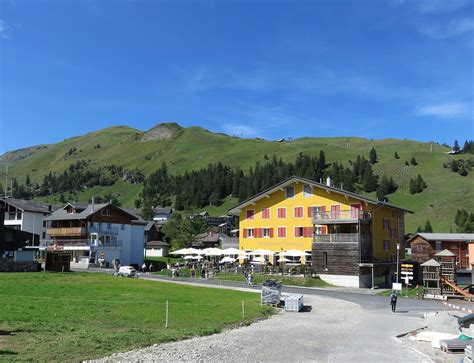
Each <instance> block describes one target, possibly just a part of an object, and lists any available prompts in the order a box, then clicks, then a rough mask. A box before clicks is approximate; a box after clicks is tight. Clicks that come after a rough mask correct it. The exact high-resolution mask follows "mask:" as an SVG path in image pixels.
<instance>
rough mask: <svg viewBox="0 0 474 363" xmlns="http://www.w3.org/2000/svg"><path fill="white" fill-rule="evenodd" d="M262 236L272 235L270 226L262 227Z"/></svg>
mask: <svg viewBox="0 0 474 363" xmlns="http://www.w3.org/2000/svg"><path fill="white" fill-rule="evenodd" d="M262 231H263V233H262V237H267V238H268V237H270V228H262Z"/></svg>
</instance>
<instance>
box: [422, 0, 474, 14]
mask: <svg viewBox="0 0 474 363" xmlns="http://www.w3.org/2000/svg"><path fill="white" fill-rule="evenodd" d="M468 3H469V1H468V0H421V1H420V3H419V5H418V10H419V11H420V12H422V13H447V12H451V11H456V10H458V9H461V8H462V7H464V6H465V5H467V4H468Z"/></svg>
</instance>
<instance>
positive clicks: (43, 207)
mask: <svg viewBox="0 0 474 363" xmlns="http://www.w3.org/2000/svg"><path fill="white" fill-rule="evenodd" d="M0 208H2V209H5V226H6V227H10V228H14V229H18V230H21V231H24V232H28V233H31V234H32V239H31V241H37V242H39V240H41V239H44V238H46V222H45V218H46V217H48V216H49V215H51V213H53V212H54V211H55V210H56V209H57V207H55V206H53V205H51V204H48V203H41V202H34V201H32V200H22V199H15V198H8V197H7V198H0ZM33 235H36V236H35V237H34V238H33ZM33 244H34V243H32V245H33ZM37 244H38V243H36V245H37Z"/></svg>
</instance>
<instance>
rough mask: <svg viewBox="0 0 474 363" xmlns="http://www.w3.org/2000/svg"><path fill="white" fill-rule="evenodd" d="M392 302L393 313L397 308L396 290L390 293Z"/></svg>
mask: <svg viewBox="0 0 474 363" xmlns="http://www.w3.org/2000/svg"><path fill="white" fill-rule="evenodd" d="M390 304H391V305H392V313H394V312H395V309H396V308H397V293H396V291H395V290H393V291H392V294H391V295H390Z"/></svg>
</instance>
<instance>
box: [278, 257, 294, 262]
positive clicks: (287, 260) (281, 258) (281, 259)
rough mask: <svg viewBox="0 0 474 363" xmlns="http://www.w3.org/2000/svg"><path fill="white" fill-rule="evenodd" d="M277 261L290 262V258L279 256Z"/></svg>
mask: <svg viewBox="0 0 474 363" xmlns="http://www.w3.org/2000/svg"><path fill="white" fill-rule="evenodd" d="M277 262H291V260H289V259H287V258H286V257H280V258H279V259H278V261H277Z"/></svg>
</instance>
